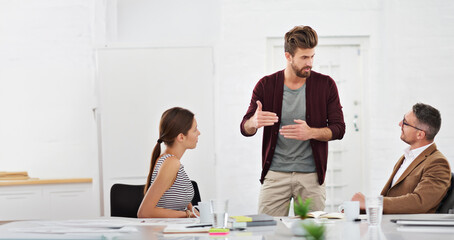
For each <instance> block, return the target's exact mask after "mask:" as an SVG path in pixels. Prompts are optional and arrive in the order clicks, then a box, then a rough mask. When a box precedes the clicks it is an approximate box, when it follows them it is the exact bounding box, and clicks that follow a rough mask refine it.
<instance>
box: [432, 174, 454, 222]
mask: <svg viewBox="0 0 454 240" xmlns="http://www.w3.org/2000/svg"><path fill="white" fill-rule="evenodd" d="M453 188H454V173H451V186H450V187H449V189H448V192H447V193H446V195H445V197H444V198H443V200H442V201H441V203H440V206H439V207H438V209H437V211H436V212H437V213H449V210H451V209H453V211H454V191H453Z"/></svg>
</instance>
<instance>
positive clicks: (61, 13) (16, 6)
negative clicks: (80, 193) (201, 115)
mask: <svg viewBox="0 0 454 240" xmlns="http://www.w3.org/2000/svg"><path fill="white" fill-rule="evenodd" d="M299 24H303V25H310V26H312V27H314V28H315V29H316V30H317V32H318V33H319V35H320V36H358V35H361V36H369V39H370V44H369V46H370V49H369V55H370V59H369V69H368V78H367V80H366V81H365V83H364V94H365V96H366V102H364V103H363V104H365V105H366V106H365V109H366V110H367V111H366V112H365V116H364V118H365V122H364V124H365V125H364V126H363V128H366V129H367V130H366V139H365V140H364V141H365V142H366V146H367V147H366V149H365V153H366V154H365V156H366V157H365V159H364V161H365V162H366V164H367V165H368V166H369V170H370V172H369V173H368V174H366V175H368V176H369V179H368V180H369V182H370V185H369V186H368V187H366V189H362V190H363V191H365V192H366V193H368V192H374V193H377V192H379V191H380V190H381V187H382V186H383V184H384V182H385V181H386V179H387V178H388V176H389V174H390V172H391V169H392V166H393V165H394V163H395V161H396V160H397V158H398V157H399V156H400V155H401V154H402V149H403V148H404V147H405V144H404V143H402V142H401V141H400V139H399V134H400V129H399V127H398V126H397V123H398V122H399V121H400V120H401V118H402V115H403V114H404V113H405V112H407V111H408V110H410V108H411V106H412V105H413V104H414V103H415V102H418V101H421V102H426V103H429V104H432V105H433V106H435V107H437V108H438V109H439V110H440V111H441V113H442V118H443V123H442V129H441V131H440V133H439V136H438V137H437V138H436V142H437V144H438V146H439V148H440V149H441V151H442V152H443V153H444V154H445V155H446V156H447V157H448V159H450V162H451V165H453V164H454V150H453V149H452V148H450V147H449V146H450V144H452V143H453V142H454V129H453V128H454V127H453V126H452V124H451V123H452V122H454V119H453V118H454V106H453V105H454V101H453V100H451V99H450V97H449V96H450V91H451V89H452V86H453V84H452V83H451V82H452V80H451V79H453V77H454V73H452V71H451V70H450V69H451V68H452V67H451V66H452V65H453V63H454V2H452V1H443V0H434V1H431V2H430V4H427V1H423V0H401V1H393V0H384V1H378V0H366V1H364V0H351V1H335V0H326V1H308V0H305V1H297V0H283V1H271V0H266V1H257V0H255V1H254V0H246V1H245V0H229V1H219V0H218V1H211V0H197V1H183V0H178V1H161V2H156V1H145V0H128V1H127V0H117V1H114V0H111V1H107V0H106V1H103V0H97V1H90V0H67V1H60V0H28V1H27V0H26V1H14V0H2V1H0V53H1V54H0V109H1V110H2V117H1V118H0V146H1V147H0V171H3V170H6V171H19V170H28V171H29V172H30V174H32V176H39V177H42V178H50V177H93V178H94V179H95V180H96V178H97V176H98V175H97V174H98V169H97V145H96V144H97V143H96V125H95V121H94V118H93V113H92V112H91V109H92V108H93V107H94V106H96V100H95V97H94V96H95V94H94V93H95V86H94V85H95V84H94V80H95V78H94V75H95V69H94V67H95V65H94V60H93V48H94V47H95V46H96V45H99V44H103V43H108V42H113V41H114V42H122V43H126V44H127V43H147V45H149V46H150V45H151V46H155V47H168V46H171V47H176V46H182V47H188V46H208V47H210V46H211V47H214V49H215V51H214V52H215V53H214V59H215V62H214V64H215V70H216V71H215V77H216V82H215V86H216V90H215V97H214V98H215V99H214V101H215V113H214V114H215V119H216V122H215V136H216V138H215V145H216V148H215V154H216V166H217V167H216V169H215V170H216V176H217V177H216V179H217V189H216V194H217V196H218V197H227V196H229V197H230V199H231V202H230V209H231V213H232V214H239V213H241V214H246V213H254V212H256V210H257V200H258V192H259V187H260V185H259V182H258V179H259V176H260V175H259V174H260V159H261V157H260V151H261V134H260V133H259V134H258V135H256V136H255V137H253V138H245V137H243V136H241V135H240V132H239V123H240V121H241V118H242V116H243V114H244V113H245V111H246V109H247V105H248V104H249V99H250V96H251V93H252V89H253V87H254V85H255V83H256V82H257V81H258V80H259V79H260V78H261V77H262V76H263V75H265V74H268V73H267V72H266V38H267V37H281V36H283V34H284V33H285V32H287V31H288V30H289V29H290V28H292V27H293V26H294V25H299ZM188 64H197V63H191V62H188ZM201 127H202V128H203V126H201ZM347 131H348V129H347ZM187 165H188V164H186V165H185V166H187ZM187 167H188V168H189V167H190V166H187ZM212 170H213V169H207V171H212ZM199 184H203V183H199ZM203 194H204V193H202V197H203Z"/></svg>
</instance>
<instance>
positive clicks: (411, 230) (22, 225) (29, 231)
mask: <svg viewBox="0 0 454 240" xmlns="http://www.w3.org/2000/svg"><path fill="white" fill-rule="evenodd" d="M362 218H364V216H362ZM276 219H277V220H278V225H277V226H269V227H250V228H247V229H246V230H245V231H231V232H230V233H229V234H228V235H226V236H210V235H208V234H207V233H199V234H193V233H185V234H163V233H162V231H163V229H164V227H165V224H166V222H167V221H169V223H171V224H175V223H180V222H178V221H185V220H184V219H173V220H172V219H168V220H166V219H162V220H150V221H143V220H140V219H128V218H100V219H90V220H75V221H16V222H11V223H6V224H3V225H0V239H119V240H120V239H147V240H154V239H169V240H170V239H174V240H176V239H178V240H186V239H187V240H192V239H194V240H195V239H197V240H203V239H207V240H227V239H229V240H232V239H234V240H235V239H250V240H253V239H258V240H263V239H269V240H271V239H273V240H274V239H276V240H281V239H282V240H296V239H305V238H304V237H296V236H293V235H292V234H291V232H290V230H289V229H288V228H286V226H285V224H283V222H280V220H279V219H280V218H276ZM283 219H284V220H286V218H283ZM391 219H452V220H454V215H452V214H451V215H450V214H411V215H383V220H382V223H381V225H380V226H379V227H369V225H368V223H367V221H364V220H363V221H360V222H346V221H344V220H327V221H326V222H325V223H324V224H325V226H326V238H325V239H326V240H331V239H333V240H334V239H348V240H360V239H373V240H383V239H387V240H394V239H396V240H401V239H412V240H418V239H440V240H443V239H449V240H451V239H453V235H454V227H408V226H400V225H397V224H396V223H392V222H391V221H390V220H391ZM172 221H173V222H172ZM187 221H195V220H187ZM188 223H193V222H188ZM119 226H126V227H124V228H122V229H121V230H120V229H119V228H118V227H119ZM68 227H71V228H68ZM95 227H108V228H109V229H108V230H101V231H98V229H95ZM84 229H85V230H84ZM87 229H88V230H87ZM90 229H94V230H93V231H91V230H90ZM65 231H66V233H65ZM68 231H69V232H71V233H68ZM87 231H88V232H87ZM49 232H52V233H49Z"/></svg>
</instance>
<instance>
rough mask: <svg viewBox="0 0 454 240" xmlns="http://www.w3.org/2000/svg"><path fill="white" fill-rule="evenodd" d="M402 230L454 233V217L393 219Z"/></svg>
mask: <svg viewBox="0 0 454 240" xmlns="http://www.w3.org/2000/svg"><path fill="white" fill-rule="evenodd" d="M391 222H394V223H396V224H397V225H399V227H398V228H397V231H400V232H426V233H454V228H453V227H454V220H452V219H392V220H391Z"/></svg>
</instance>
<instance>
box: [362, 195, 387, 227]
mask: <svg viewBox="0 0 454 240" xmlns="http://www.w3.org/2000/svg"><path fill="white" fill-rule="evenodd" d="M366 213H367V221H368V222H369V225H370V226H378V225H380V223H381V218H382V216H383V196H373V197H366Z"/></svg>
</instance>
